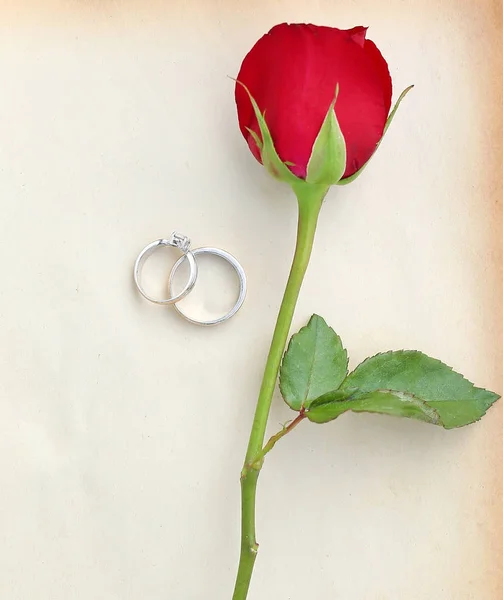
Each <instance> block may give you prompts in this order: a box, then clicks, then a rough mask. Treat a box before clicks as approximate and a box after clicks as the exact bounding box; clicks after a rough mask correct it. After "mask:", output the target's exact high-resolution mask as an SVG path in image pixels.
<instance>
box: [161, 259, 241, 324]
mask: <svg viewBox="0 0 503 600" xmlns="http://www.w3.org/2000/svg"><path fill="white" fill-rule="evenodd" d="M192 254H193V255H194V257H195V256H198V255H202V254H212V255H214V256H218V257H219V258H222V259H223V260H225V261H226V262H228V263H229V264H230V265H231V266H232V267H233V269H234V271H235V272H236V274H237V276H238V280H239V294H238V298H237V300H236V302H235V304H234V306H233V307H232V308H231V309H230V311H229V312H227V313H226V314H225V315H223V316H222V317H218V318H217V319H210V320H206V321H204V320H199V319H195V318H193V317H189V316H188V315H187V314H185V313H184V312H183V311H182V310H181V309H180V307H178V306H177V305H176V304H174V305H173V308H174V309H175V310H176V311H177V312H178V314H179V315H180V316H181V317H183V318H184V319H185V320H186V321H189V323H194V324H195V325H202V326H204V327H210V326H212V325H219V324H220V323H223V322H224V321H228V320H229V319H230V318H231V317H233V316H234V315H235V314H236V313H237V312H238V310H239V309H240V308H241V306H242V305H243V302H244V300H245V297H246V274H245V272H244V269H243V267H242V266H241V264H240V263H239V262H238V260H237V259H236V258H235V257H234V256H232V254H230V253H229V252H226V251H225V250H221V249H220V248H212V247H203V248H196V249H195V250H192ZM188 258H189V257H188V256H187V259H188ZM185 259H186V257H185V256H181V257H180V258H179V259H178V260H177V261H176V263H175V264H174V265H173V268H172V269H171V273H170V274H169V278H168V290H169V293H170V294H171V293H172V287H173V280H174V277H175V274H176V272H177V271H178V269H179V267H180V266H181V264H182V263H183V262H184V261H185Z"/></svg>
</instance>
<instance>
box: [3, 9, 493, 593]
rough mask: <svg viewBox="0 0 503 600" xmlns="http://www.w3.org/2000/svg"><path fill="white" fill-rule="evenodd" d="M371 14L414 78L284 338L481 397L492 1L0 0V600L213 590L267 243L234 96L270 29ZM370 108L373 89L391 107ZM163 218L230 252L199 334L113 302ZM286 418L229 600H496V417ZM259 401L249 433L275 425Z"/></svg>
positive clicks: (226, 568)
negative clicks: (231, 287)
mask: <svg viewBox="0 0 503 600" xmlns="http://www.w3.org/2000/svg"><path fill="white" fill-rule="evenodd" d="M284 20H287V21H311V22H315V23H319V24H330V25H334V26H339V27H350V26H353V25H356V24H365V25H370V26H371V28H370V31H369V37H370V38H371V39H373V40H374V41H375V42H376V43H377V44H378V45H379V47H380V48H381V49H382V51H383V53H384V55H385V56H386V58H387V59H388V62H389V65H390V69H391V73H392V76H393V79H394V84H395V91H396V93H398V92H399V91H400V90H401V89H403V88H404V87H406V86H407V85H408V84H410V83H414V84H416V87H415V90H414V91H413V92H412V93H411V94H410V95H409V97H408V98H407V100H406V102H405V103H404V105H403V108H401V110H400V112H399V114H398V116H397V118H396V120H395V122H394V123H393V126H392V127H391V129H390V131H389V134H388V135H387V137H386V140H385V142H384V143H383V144H382V146H381V148H380V150H379V153H378V155H377V156H376V157H375V159H374V160H373V162H372V165H371V166H370V167H369V168H368V170H367V171H366V173H365V175H364V176H363V177H361V178H360V179H359V180H358V181H357V182H356V183H354V184H353V185H351V186H349V187H347V188H341V189H334V190H332V191H331V192H330V194H329V197H328V199H327V201H326V206H325V207H324V209H323V215H322V220H321V224H320V228H319V233H318V237H317V243H316V248H315V251H314V255H313V259H312V266H311V268H310V271H309V274H308V276H307V279H306V283H305V287H304V290H303V293H302V295H301V299H300V302H299V307H298V311H297V313H296V317H295V324H294V327H295V329H297V328H298V327H300V326H301V325H303V324H304V323H305V322H306V320H307V319H308V317H309V315H310V314H311V313H312V312H317V313H319V314H322V315H323V316H324V317H325V318H326V319H327V321H328V322H329V323H330V324H331V325H332V326H333V327H334V328H335V329H336V330H337V331H338V332H339V333H340V334H341V336H342V337H343V340H344V343H345V345H346V346H347V348H348V349H349V351H350V355H351V359H352V365H354V364H355V363H357V362H358V361H360V360H361V359H363V358H364V357H365V356H368V355H370V354H373V353H375V352H377V351H380V350H385V349H392V348H402V347H407V348H419V349H422V350H424V351H425V352H428V353H430V354H432V355H435V356H437V357H439V358H442V359H443V360H445V361H446V362H447V363H449V364H450V365H452V366H453V367H454V368H456V369H458V370H461V371H462V372H463V373H465V374H466V375H467V377H469V378H470V379H471V380H473V381H474V382H475V383H477V384H479V385H483V386H487V387H489V388H492V389H495V390H497V391H499V392H502V390H503V377H502V371H501V364H502V359H503V346H502V343H501V333H502V318H501V308H500V303H501V274H502V273H501V270H502V264H503V262H502V260H503V256H502V245H501V225H502V219H501V215H502V212H501V210H502V209H501V197H502V192H503V190H502V183H501V176H500V173H501V164H502V158H503V151H502V142H501V140H502V139H503V138H502V136H503V122H502V117H501V114H502V108H501V107H502V95H503V94H502V66H503V61H502V60H501V59H502V56H501V48H502V47H503V46H502V43H503V33H502V28H503V13H502V6H501V3H500V2H499V0H495V1H492V2H491V1H489V0H486V1H485V2H477V1H476V0H464V1H454V0H451V1H448V0H444V1H438V0H437V1H435V0H423V1H421V0H417V1H405V2H404V1H399V0H388V1H387V2H384V3H383V2H379V3H377V2H373V1H370V0H361V1H353V2H351V1H346V2H333V1H329V0H318V1H315V0H312V1H311V2H307V3H306V2H303V1H300V0H290V1H288V2H287V1H279V0H276V1H274V2H265V1H258V2H253V3H252V2H236V1H235V2H231V1H227V2H224V1H221V2H218V1H216V0H213V1H210V0H192V1H190V2H183V3H182V2H154V1H152V2H140V1H139V0H136V1H131V2H126V1H125V2H120V1H114V2H111V1H101V2H100V1H97V0H95V1H90V0H89V1H77V0H74V1H70V0H67V1H54V2H32V3H30V2H20V1H13V2H5V1H3V2H0V74H1V87H0V89H1V93H0V201H1V209H2V210H1V219H0V261H1V273H2V283H1V288H0V327H1V332H2V338H1V340H2V341H1V344H0V372H1V377H0V402H1V420H0V472H1V474H2V492H1V494H0V528H1V531H2V544H1V545H0V598H2V599H5V600H28V599H30V600H31V599H32V598H37V599H38V600H84V599H85V600H88V599H89V598H93V599H95V600H105V599H106V600H113V599H121V600H126V599H128V600H129V599H135V600H136V599H139V598H148V599H149V600H157V599H159V600H160V599H166V598H169V599H171V598H173V599H175V598H176V599H183V600H196V599H197V600H200V599H201V598H208V599H212V600H220V599H222V598H230V596H231V590H232V585H233V580H234V575H235V567H236V562H237V551H238V543H239V542H238V528H239V485H238V477H239V470H240V467H241V462H242V457H243V455H244V450H245V446H246V440H247V436H248V433H249V427H250V422H251V417H252V413H253V409H254V403H255V397H256V394H257V389H258V386H259V381H260V376H261V370H262V368H263V364H264V359H265V354H266V351H267V347H268V343H269V339H270V334H271V330H272V326H273V323H274V320H275V315H276V311H277V308H278V305H279V301H280V298H281V293H282V289H283V286H284V282H285V279H286V275H287V270H288V266H289V261H290V256H291V251H292V245H293V240H294V230H295V206H294V201H293V198H292V196H291V193H290V192H289V190H288V188H287V187H286V186H282V185H280V184H278V183H276V182H274V181H273V180H272V179H270V178H269V177H268V176H267V174H266V173H265V172H264V171H263V170H262V169H261V168H260V166H259V165H258V164H257V163H256V162H255V161H254V160H253V159H252V157H251V156H250V155H249V152H248V150H247V148H246V145H245V143H244V141H243V140H242V139H241V136H240V134H239V131H238V128H237V124H236V118H235V109H234V105H233V84H232V82H231V81H230V80H229V79H228V78H227V77H226V76H227V75H230V76H235V74H236V73H237V70H238V68H239V64H240V61H241V59H242V57H243V56H244V54H245V53H246V52H247V51H248V49H249V48H250V47H251V45H252V44H253V43H254V41H255V40H256V39H257V38H258V37H259V36H260V35H262V33H264V32H265V31H266V30H267V29H268V28H270V27H271V26H272V25H273V24H275V23H277V22H280V21H284ZM395 97H396V94H395ZM174 228H177V229H179V230H181V231H183V232H186V233H188V234H189V235H190V236H191V237H192V239H193V241H194V244H195V245H196V246H198V245H215V246H220V247H223V248H226V249H228V250H229V251H231V252H232V253H234V254H235V255H236V256H237V257H238V258H239V259H240V260H241V261H242V263H243V265H244V267H245V269H246V271H247V274H248V278H249V294H248V299H247V302H246V304H245V306H244V308H243V310H242V312H241V313H240V314H239V315H238V317H236V318H235V319H234V320H233V321H231V322H229V323H228V324H227V325H226V326H223V327H221V328H215V329H211V330H203V329H198V328H195V327H193V326H190V325H188V324H185V323H184V322H182V321H181V320H179V319H178V318H176V315H175V314H173V313H172V312H171V311H169V310H163V309H161V308H159V307H156V306H151V305H148V303H146V302H144V301H142V300H141V299H140V298H139V297H138V295H137V294H136V293H135V290H134V289H133V286H132V282H131V268H132V263H133V261H134V258H135V256H136V253H137V252H138V251H139V250H140V248H141V247H142V246H143V245H144V244H146V243H148V242H149V241H151V240H152V239H155V238H157V237H161V236H165V235H167V234H169V232H170V231H171V230H172V229H174ZM502 410H503V409H502V408H501V406H498V407H497V408H494V409H492V410H491V411H490V413H489V415H488V416H487V417H486V418H485V419H484V420H483V421H482V422H480V423H478V424H477V425H475V426H473V427H469V428H465V429H462V430H459V431H453V432H445V431H443V430H440V429H436V428H433V427H428V426H425V425H422V424H420V423H414V422H407V421H400V420H394V419H391V418H384V417H379V416H364V415H347V416H344V417H342V418H341V419H340V420H339V421H337V422H335V423H332V424H330V425H327V426H324V427H315V426H309V425H303V426H302V427H300V428H299V429H298V430H296V431H295V432H294V433H293V434H292V435H291V436H290V437H289V438H286V439H285V440H282V442H281V443H280V444H278V446H277V448H276V449H275V451H274V453H272V454H271V455H270V458H269V459H268V460H267V463H266V465H265V468H264V471H263V474H262V476H261V481H260V490H259V500H258V535H259V542H260V543H261V549H260V555H259V558H258V561H257V565H256V573H255V577H254V580H253V584H252V589H251V592H250V600H258V599H259V598H260V599H269V598H278V599H279V600H287V599H288V600H301V599H302V600H304V599H305V598H316V599H320V600H325V599H331V598H338V599H344V600H404V599H407V600H468V599H476V600H498V599H500V598H502V597H503V577H502V575H501V561H502V556H503V542H502V539H503V529H502V522H503V521H502V514H501V500H500V499H501V493H502V491H503V481H502V480H501V451H502V442H501V426H502V423H503V417H502ZM289 415H290V413H289V411H288V410H287V408H286V407H285V406H283V404H282V402H281V400H280V399H279V397H278V398H277V399H276V401H275V403H274V407H273V410H272V415H271V433H272V432H273V431H274V430H276V429H278V427H279V423H280V422H283V421H285V420H287V419H288V418H289Z"/></svg>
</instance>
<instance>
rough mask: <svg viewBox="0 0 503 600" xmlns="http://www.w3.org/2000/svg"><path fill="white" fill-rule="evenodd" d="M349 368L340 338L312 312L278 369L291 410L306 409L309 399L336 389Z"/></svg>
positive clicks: (293, 337)
mask: <svg viewBox="0 0 503 600" xmlns="http://www.w3.org/2000/svg"><path fill="white" fill-rule="evenodd" d="M347 369H348V355H347V352H346V350H345V349H344V348H343V346H342V342H341V338H340V337H339V336H338V335H337V334H336V333H335V331H334V330H333V329H332V328H331V327H329V326H328V325H327V324H326V322H325V320H324V319H322V318H321V317H320V316H318V315H313V316H312V317H311V319H310V320H309V323H308V324H307V325H306V326H305V327H302V329H301V330H300V331H299V332H298V333H296V334H295V335H293V336H292V338H291V340H290V343H289V345H288V349H287V351H286V352H285V355H284V357H283V362H282V364H281V370H280V391H281V394H282V396H283V398H284V400H285V402H286V403H287V404H288V405H289V406H290V408H292V409H293V410H297V411H299V410H302V409H307V408H309V406H310V404H311V402H312V401H313V400H314V399H315V398H318V397H319V396H322V395H323V394H326V393H327V392H329V391H331V390H334V389H337V388H338V387H339V386H340V384H341V383H342V381H343V380H344V378H345V377H346V374H347Z"/></svg>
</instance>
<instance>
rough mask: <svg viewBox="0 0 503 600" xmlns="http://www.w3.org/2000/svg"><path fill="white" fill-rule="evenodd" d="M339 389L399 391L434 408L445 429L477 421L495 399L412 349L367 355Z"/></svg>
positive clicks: (359, 391)
mask: <svg viewBox="0 0 503 600" xmlns="http://www.w3.org/2000/svg"><path fill="white" fill-rule="evenodd" d="M339 389H340V391H341V392H342V391H344V392H346V393H348V394H352V395H353V397H355V395H356V397H358V396H361V395H362V394H368V393H372V392H375V391H377V390H389V391H391V392H393V393H394V392H403V393H405V394H408V395H412V396H414V397H415V398H416V399H418V400H420V401H422V402H425V403H426V404H427V405H428V406H429V407H430V408H432V409H434V410H435V411H436V412H437V413H438V415H439V417H440V420H439V424H441V425H443V426H444V427H445V428H446V429H452V428H454V427H462V426H464V425H469V424H470V423H473V422H475V421H478V420H479V419H480V418H481V417H482V416H483V415H484V414H485V413H486V411H487V409H488V408H489V407H490V406H491V405H492V404H493V403H494V402H495V401H496V400H497V399H498V398H499V396H498V394H495V393H493V392H490V391H488V390H485V389H483V388H478V387H475V386H474V385H473V384H472V383H471V382H470V381H468V380H467V379H465V378H464V377H463V375H461V374H460V373H456V372H455V371H453V370H452V368H451V367H448V366H447V365H445V364H444V363H442V362H440V361H439V360H437V359H434V358H431V357H429V356H427V355H426V354H423V353H422V352H418V351H416V350H399V351H394V352H385V353H383V354H377V355H376V356H373V357H371V358H367V359H366V360H365V361H363V362H362V363H361V364H360V365H359V366H358V367H356V369H355V370H354V371H353V372H352V373H350V374H349V375H348V377H346V379H345V380H344V382H343V383H342V385H341V386H340V388H339Z"/></svg>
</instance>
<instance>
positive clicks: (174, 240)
mask: <svg viewBox="0 0 503 600" xmlns="http://www.w3.org/2000/svg"><path fill="white" fill-rule="evenodd" d="M166 246H172V247H173V248H177V249H178V250H180V251H181V253H182V256H180V258H179V259H178V260H177V261H176V263H175V264H174V265H173V268H172V269H171V272H170V274H169V277H168V293H169V294H170V296H169V297H168V298H161V299H159V298H153V297H152V296H150V295H149V294H148V293H147V292H146V291H145V289H144V288H143V286H142V282H141V276H142V271H143V265H144V264H145V261H146V260H147V258H148V257H149V256H151V255H152V254H153V253H154V252H155V251H156V250H158V249H159V248H163V247H166ZM201 254H213V255H214V256H218V257H220V258H222V259H224V260H225V261H227V262H228V263H229V264H230V265H231V266H232V267H233V268H234V270H235V272H236V274H237V276H238V280H239V293H238V297H237V300H236V302H235V304H234V306H233V307H232V308H231V309H230V310H229V312H227V313H226V314H225V315H223V316H221V317H218V318H216V319H211V320H207V321H204V320H199V319H196V318H194V317H189V316H188V315H187V314H186V313H184V312H183V311H182V310H181V309H180V307H178V306H177V302H180V300H183V298H185V297H186V296H187V295H188V294H190V292H191V291H192V290H193V289H194V286H195V284H196V281H197V274H198V266H197V261H196V256H198V255H201ZM185 261H187V262H188V264H189V279H188V281H187V283H186V284H185V287H184V288H183V289H182V291H181V292H179V293H178V294H176V295H173V293H172V289H173V280H174V277H175V274H176V272H177V271H178V269H179V267H180V266H181V265H182V263H183V262H185ZM133 276H134V281H135V284H136V287H137V288H138V291H139V292H140V294H141V295H142V296H143V297H144V298H145V299H147V300H148V301H149V302H154V303H155V304H162V305H172V306H173V307H174V309H175V310H176V311H177V313H178V314H179V315H180V316H181V317H183V318H184V319H185V320H186V321H189V322H190V323H194V324H195V325H204V326H210V325H218V324H220V323H223V322H224V321H227V320H228V319H230V318H231V317H233V316H234V315H235V314H236V313H237V312H238V310H239V309H240V308H241V306H242V305H243V302H244V300H245V297H246V275H245V272H244V270H243V267H242V266H241V265H240V264H239V262H238V261H237V259H236V258H235V257H234V256H232V254H229V252H226V251H225V250H220V248H210V247H204V248H196V249H194V250H191V249H190V239H189V238H188V237H187V236H186V235H183V234H181V233H177V232H176V231H175V232H173V233H172V234H171V236H170V237H169V238H168V239H160V240H155V241H154V242H151V243H150V244H148V245H147V246H145V248H143V250H142V251H141V252H140V254H139V255H138V258H137V259H136V261H135V263H134V270H133Z"/></svg>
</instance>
